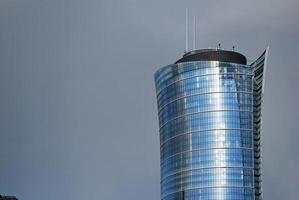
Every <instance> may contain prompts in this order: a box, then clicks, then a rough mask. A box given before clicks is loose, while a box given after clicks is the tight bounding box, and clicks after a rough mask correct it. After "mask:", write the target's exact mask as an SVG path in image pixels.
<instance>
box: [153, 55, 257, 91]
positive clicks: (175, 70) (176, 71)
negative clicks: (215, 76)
mask: <svg viewBox="0 0 299 200" xmlns="http://www.w3.org/2000/svg"><path fill="white" fill-rule="evenodd" d="M213 62H215V61H213ZM217 62H218V66H214V63H213V64H212V62H211V61H196V63H195V62H194V61H193V62H185V63H178V64H172V65H168V66H165V67H162V68H160V69H159V70H158V71H157V72H156V73H155V76H154V78H155V83H156V85H157V86H159V85H161V84H162V83H163V82H165V81H168V80H169V79H171V78H172V77H174V76H177V75H180V74H183V73H186V72H190V71H197V70H201V69H212V68H228V67H233V68H237V69H245V70H248V71H251V74H252V75H254V74H253V70H252V69H253V68H252V66H249V65H239V64H235V63H225V62H219V61H217ZM212 65H213V66H212ZM165 70H167V71H168V72H167V73H164V71H165ZM170 75H171V76H170ZM165 77H167V78H166V79H165Z"/></svg>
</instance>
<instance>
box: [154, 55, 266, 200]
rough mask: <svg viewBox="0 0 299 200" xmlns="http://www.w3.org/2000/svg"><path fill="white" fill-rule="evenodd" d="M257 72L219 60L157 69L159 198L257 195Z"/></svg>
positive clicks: (245, 199) (247, 198)
mask: <svg viewBox="0 0 299 200" xmlns="http://www.w3.org/2000/svg"><path fill="white" fill-rule="evenodd" d="M255 75H256V71H255V66H250V65H243V64H236V63H228V62H220V61H192V62H183V63H178V64H172V65H169V66H166V67H163V68H161V69H160V70H158V71H157V72H156V73H155V83H156V94H157V104H158V114H159V130H160V158H161V162H160V163H161V199H163V200H182V199H188V200H195V199H196V200H198V199H204V200H209V199H211V200H212V199H213V200H218V199H219V200H220V199H221V200H224V199H229V200H251V199H255V193H256V192H255V182H256V178H255V175H256V170H255V167H256V166H255V165H256V164H255V161H256V158H255V155H256V154H255V151H254V148H255V145H256V142H255V140H254V137H255V135H254V130H253V129H254V121H255V119H254V115H255V113H254V112H255V110H254V109H255V105H254V103H255V99H256V96H255V87H256V86H255V84H256V83H255V82H256V81H255V77H256V76H255ZM258 167H260V166H259V165H258Z"/></svg>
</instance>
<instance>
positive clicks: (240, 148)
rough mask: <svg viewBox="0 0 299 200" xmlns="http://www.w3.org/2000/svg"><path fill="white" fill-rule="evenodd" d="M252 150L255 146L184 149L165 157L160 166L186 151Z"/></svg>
mask: <svg viewBox="0 0 299 200" xmlns="http://www.w3.org/2000/svg"><path fill="white" fill-rule="evenodd" d="M237 149H238V150H252V153H253V148H244V147H219V148H216V147H215V148H202V149H194V150H189V151H183V152H179V153H176V154H174V155H171V156H169V157H167V158H164V160H162V161H161V163H160V166H161V167H162V166H163V165H164V164H165V161H167V160H168V159H170V158H172V157H174V156H177V155H180V154H185V153H189V152H190V153H193V152H199V151H209V150H237Z"/></svg>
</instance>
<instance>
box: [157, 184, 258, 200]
mask: <svg viewBox="0 0 299 200" xmlns="http://www.w3.org/2000/svg"><path fill="white" fill-rule="evenodd" d="M212 188H236V189H242V188H243V189H252V190H254V187H248V186H238V185H236V186H234V185H229V186H217V185H216V186H209V187H190V188H184V190H176V191H174V192H171V193H166V194H165V195H163V197H162V200H163V199H164V198H166V197H167V196H169V195H172V194H175V193H178V192H183V191H189V190H204V189H212Z"/></svg>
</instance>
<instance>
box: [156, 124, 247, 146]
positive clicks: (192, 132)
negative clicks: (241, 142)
mask: <svg viewBox="0 0 299 200" xmlns="http://www.w3.org/2000/svg"><path fill="white" fill-rule="evenodd" d="M230 130H232V131H234V130H235V131H248V132H249V131H251V132H252V131H253V130H252V129H239V128H228V129H225V128H222V129H221V128H220V129H205V130H198V131H189V132H185V133H181V134H177V135H175V136H173V137H171V138H168V139H167V140H165V141H163V143H162V144H160V146H163V145H164V144H165V143H166V142H168V141H169V140H172V139H173V138H176V137H179V136H182V135H188V134H194V133H197V132H210V131H230Z"/></svg>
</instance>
